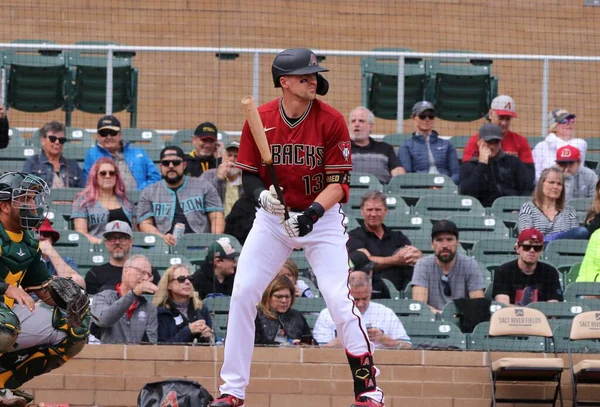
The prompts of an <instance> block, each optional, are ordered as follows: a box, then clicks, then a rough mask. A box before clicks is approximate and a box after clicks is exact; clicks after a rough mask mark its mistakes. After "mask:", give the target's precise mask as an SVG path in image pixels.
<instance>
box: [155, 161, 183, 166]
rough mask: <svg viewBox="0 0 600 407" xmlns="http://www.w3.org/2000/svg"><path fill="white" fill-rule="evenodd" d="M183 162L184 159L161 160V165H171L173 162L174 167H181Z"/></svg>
mask: <svg viewBox="0 0 600 407" xmlns="http://www.w3.org/2000/svg"><path fill="white" fill-rule="evenodd" d="M182 162H183V160H162V161H161V162H160V165H162V166H163V167H169V166H171V164H173V167H179V166H180V165H181V163H182Z"/></svg>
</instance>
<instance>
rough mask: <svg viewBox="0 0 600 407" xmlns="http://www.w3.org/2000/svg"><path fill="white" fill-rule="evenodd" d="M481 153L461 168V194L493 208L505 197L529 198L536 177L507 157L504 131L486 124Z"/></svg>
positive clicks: (513, 157) (522, 165)
mask: <svg viewBox="0 0 600 407" xmlns="http://www.w3.org/2000/svg"><path fill="white" fill-rule="evenodd" d="M478 134H479V140H478V143H477V144H478V146H479V154H477V156H474V157H473V158H471V161H469V162H463V164H462V166H461V168H460V180H461V182H460V192H461V194H463V195H470V196H473V197H475V198H477V199H478V200H479V201H480V202H481V203H482V204H483V205H484V206H488V207H489V206H492V204H493V203H494V201H495V200H496V199H497V198H500V197H501V196H515V195H529V194H531V191H532V190H533V177H529V175H533V174H532V173H530V172H529V173H528V172H527V170H526V169H525V164H523V163H522V162H521V160H519V159H518V158H517V157H515V156H512V155H508V154H505V153H504V151H502V147H501V146H500V143H501V141H502V130H501V129H500V127H498V126H497V125H495V124H491V123H486V124H484V125H483V126H481V128H480V129H479V133H478Z"/></svg>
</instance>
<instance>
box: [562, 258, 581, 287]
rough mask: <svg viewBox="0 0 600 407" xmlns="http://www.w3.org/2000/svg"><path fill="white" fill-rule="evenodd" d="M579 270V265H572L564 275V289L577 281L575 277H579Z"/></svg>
mask: <svg viewBox="0 0 600 407" xmlns="http://www.w3.org/2000/svg"><path fill="white" fill-rule="evenodd" d="M580 268H581V263H577V264H573V265H572V266H571V268H570V269H569V271H568V272H567V274H566V275H565V288H566V287H567V286H568V285H569V284H571V283H574V282H576V281H577V277H578V276H579V269H580Z"/></svg>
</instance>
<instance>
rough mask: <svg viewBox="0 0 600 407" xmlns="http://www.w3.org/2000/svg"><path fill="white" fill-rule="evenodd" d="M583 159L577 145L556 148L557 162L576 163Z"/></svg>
mask: <svg viewBox="0 0 600 407" xmlns="http://www.w3.org/2000/svg"><path fill="white" fill-rule="evenodd" d="M580 161H581V153H580V152H579V149H578V148H577V147H573V146H562V147H561V148H559V149H558V150H556V162H557V163H574V162H580Z"/></svg>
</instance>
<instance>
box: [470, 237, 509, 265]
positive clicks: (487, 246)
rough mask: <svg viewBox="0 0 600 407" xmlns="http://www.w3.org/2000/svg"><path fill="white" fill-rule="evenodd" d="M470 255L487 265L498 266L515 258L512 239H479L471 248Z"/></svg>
mask: <svg viewBox="0 0 600 407" xmlns="http://www.w3.org/2000/svg"><path fill="white" fill-rule="evenodd" d="M471 255H472V256H473V257H474V258H475V259H477V260H479V261H480V262H482V263H484V264H485V265H486V267H487V266H489V265H493V266H500V265H502V264H504V263H506V262H508V261H512V260H516V259H517V252H515V240H514V239H495V238H483V239H479V240H478V241H477V242H475V244H474V245H473V248H472V249H471Z"/></svg>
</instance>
